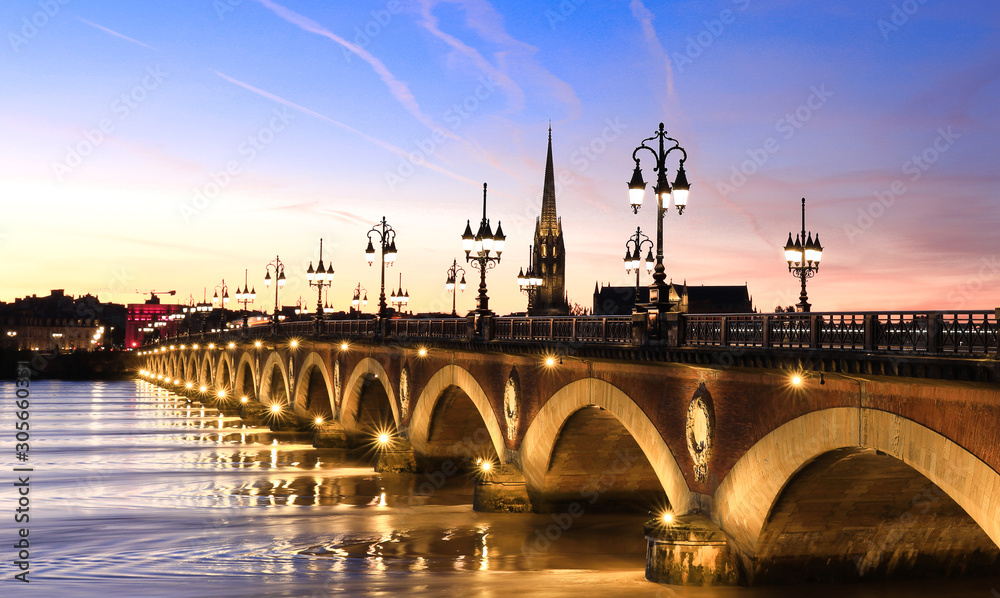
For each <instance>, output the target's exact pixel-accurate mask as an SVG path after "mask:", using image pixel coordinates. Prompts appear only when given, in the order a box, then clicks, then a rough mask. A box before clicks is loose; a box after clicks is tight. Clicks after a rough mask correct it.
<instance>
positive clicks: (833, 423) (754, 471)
mask: <svg viewBox="0 0 1000 598" xmlns="http://www.w3.org/2000/svg"><path fill="white" fill-rule="evenodd" d="M845 449H846V452H845ZM865 451H867V453H868V454H869V455H872V456H876V457H877V456H883V457H886V456H887V457H891V458H892V459H893V460H896V461H899V462H902V463H903V464H905V465H906V466H908V468H906V469H907V470H909V469H912V470H913V471H915V472H916V473H917V474H920V475H921V476H923V477H924V478H926V479H927V480H928V481H930V482H932V483H933V484H934V485H936V486H937V487H938V488H940V490H941V491H943V492H944V493H945V494H946V495H947V496H948V497H949V498H950V499H951V500H952V501H954V503H956V504H957V505H958V506H960V507H961V508H962V509H963V510H964V511H965V513H966V514H967V515H968V516H969V517H970V518H971V519H972V521H974V522H975V524H977V525H978V526H979V528H981V530H982V531H983V532H984V533H985V535H986V536H987V537H988V538H989V541H992V543H993V544H995V545H996V546H997V547H1000V503H997V502H996V501H995V499H994V498H993V497H995V496H996V495H997V494H998V493H1000V474H998V473H997V472H996V471H994V470H993V469H992V468H991V467H990V466H989V465H987V464H986V463H984V462H983V461H982V460H980V459H979V458H978V457H976V456H975V455H973V454H972V453H970V452H969V451H967V450H966V449H965V448H963V447H961V446H960V445H958V444H956V443H955V442H953V441H952V440H950V439H948V438H946V437H945V436H942V435H941V434H938V433H937V432H935V431H934V430H932V429H930V428H928V427H926V426H923V425H921V424H919V423H917V422H914V421H912V420H909V419H906V418H903V417H900V416H898V415H895V414H892V413H889V412H885V411H879V410H875V409H867V408H865V409H859V408H857V407H838V408H831V409H824V410H820V411H814V412H812V413H808V414H806V415H802V416H800V417H798V418H795V419H793V420H791V421H789V422H787V423H785V424H783V425H782V426H780V427H779V428H777V429H775V430H774V431H772V432H771V433H770V434H768V435H767V436H765V437H764V438H762V439H761V440H759V441H758V442H757V443H756V444H754V445H753V446H752V447H751V448H750V449H749V450H748V451H747V452H746V453H745V454H744V455H743V456H742V457H741V458H740V460H739V461H737V462H736V464H735V465H734V466H733V468H732V469H731V470H730V471H729V473H728V474H727V475H726V477H725V479H723V481H722V483H721V484H720V485H719V487H718V489H717V490H716V492H715V511H714V513H713V518H714V519H715V520H716V523H718V524H719V526H720V527H722V529H723V530H724V531H725V532H726V534H727V535H728V536H729V537H730V539H731V541H732V542H733V543H734V544H735V547H736V549H737V552H738V553H739V554H740V555H742V556H744V557H749V558H750V559H756V558H757V555H758V554H759V553H760V551H761V548H762V538H763V534H764V532H765V531H766V529H767V526H768V525H769V519H770V518H771V517H772V514H773V513H775V511H776V505H777V504H778V501H779V499H780V498H781V497H782V494H783V492H785V491H786V489H788V488H790V483H791V482H792V481H793V479H794V478H796V476H797V475H800V474H801V473H802V472H805V471H807V469H808V467H810V466H812V465H813V464H815V463H819V464H820V465H822V464H823V463H824V462H825V461H834V460H835V459H836V458H838V456H839V455H845V454H861V453H864V452H865Z"/></svg>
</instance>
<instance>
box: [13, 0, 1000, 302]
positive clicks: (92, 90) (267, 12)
mask: <svg viewBox="0 0 1000 598" xmlns="http://www.w3.org/2000/svg"><path fill="white" fill-rule="evenodd" d="M998 28H1000V6H998V5H996V4H995V3H992V2H985V1H980V2H964V3H960V4H949V5H945V4H942V3H936V2H931V1H926V2H920V0H908V1H905V2H886V3H880V2H862V1H860V0H858V1H847V2H838V3H836V4H826V3H824V4H817V3H812V2H792V1H780V0H773V1H758V0H719V1H709V2H694V1H691V2H652V1H648V0H647V1H646V2H639V1H636V0H633V1H631V2H627V1H620V2H597V1H592V0H567V1H565V2H513V1H512V2H502V3H501V2H493V3H490V2H486V1H480V0H455V1H445V2H436V1H431V0H428V1H426V2H411V1H403V0H399V1H398V2H397V1H391V2H370V3H369V2H351V3H346V2H337V3H328V2H316V1H313V2H305V1H291V0H281V1H279V0H242V1H237V0H218V1H213V0H203V1H178V2H170V3H158V2H134V1H133V2H124V1H101V2H94V1H90V2H88V1H72V2H71V1H68V0H67V1H65V3H63V2H60V1H59V0H42V1H37V0H36V1H35V2H21V1H12V2H6V3H4V4H3V5H2V6H0V31H2V32H3V33H4V38H5V45H4V47H3V48H2V49H0V72H2V73H3V80H4V94H3V96H2V100H0V152H2V154H0V193H2V196H3V197H4V206H5V208H6V209H5V210H4V211H5V217H4V218H3V219H2V221H0V235H2V236H0V252H2V253H3V261H4V270H5V273H6V276H5V284H4V285H3V289H2V293H0V300H8V301H9V300H11V299H12V298H14V297H17V296H22V295H25V294H31V293H45V292H47V291H48V289H51V288H65V289H66V290H67V292H69V293H74V294H83V293H88V292H89V293H95V294H99V295H100V296H101V298H102V299H104V300H113V301H122V302H133V301H137V300H139V298H140V296H139V295H137V294H136V293H135V290H136V289H139V290H140V291H145V290H149V289H154V288H155V289H158V290H170V289H176V290H177V291H178V295H179V298H180V299H181V300H186V299H187V298H188V297H189V296H194V297H195V298H196V299H199V300H200V298H201V295H202V293H203V289H204V288H205V287H208V295H209V296H211V294H212V292H213V289H214V287H215V286H216V285H218V284H219V283H220V282H221V281H222V280H223V279H225V280H226V282H227V283H228V284H229V285H230V287H231V288H233V289H234V288H235V286H236V283H237V282H239V283H240V284H241V285H242V282H243V273H244V269H249V273H250V284H251V285H254V284H256V286H257V287H258V290H261V289H262V288H263V284H262V279H263V275H264V266H265V264H266V263H267V262H268V261H270V260H271V259H273V258H274V256H275V255H280V256H281V259H282V260H283V261H284V262H285V263H286V264H287V266H288V272H289V277H290V284H289V287H288V288H287V289H286V290H285V291H283V295H282V298H281V301H282V303H286V304H287V303H294V302H295V300H296V299H298V297H299V296H301V297H302V298H303V300H305V301H306V302H307V303H308V305H309V306H310V307H312V306H313V305H314V301H315V292H314V291H311V290H310V289H309V288H308V287H307V286H306V283H305V277H304V271H305V268H306V266H307V265H308V263H309V261H310V260H316V259H317V258H318V245H319V239H320V237H322V238H323V239H324V240H325V241H324V247H325V248H326V251H325V253H324V258H325V259H326V260H327V261H329V259H330V257H331V256H332V259H333V264H334V267H335V269H336V270H337V275H336V278H335V282H334V286H333V288H332V290H331V291H330V300H331V302H333V303H334V305H335V306H336V307H338V308H344V307H345V306H346V304H347V302H348V301H349V300H350V296H351V293H352V290H353V289H354V287H355V286H356V285H357V284H358V283H359V282H360V283H361V284H362V285H363V286H364V287H366V288H367V289H368V290H369V298H373V297H374V296H377V294H378V290H377V288H378V272H377V271H376V270H375V269H374V268H369V267H368V266H367V265H366V264H365V260H364V248H365V245H366V244H367V241H366V239H365V233H366V231H367V230H368V229H369V228H370V227H371V226H372V225H373V224H374V223H375V222H376V221H378V220H379V219H380V218H381V217H382V216H383V215H385V216H386V217H387V218H388V221H389V223H390V224H391V225H392V226H393V227H394V228H395V229H396V231H397V235H398V236H397V245H398V247H399V259H398V261H397V263H396V265H395V266H394V267H393V268H391V269H390V270H389V271H388V272H387V280H391V281H393V282H394V283H395V282H396V281H398V276H399V272H402V273H403V286H404V287H406V288H407V289H408V290H409V293H410V296H411V303H410V305H411V307H412V308H413V309H414V310H415V311H432V310H448V311H450V296H447V295H446V294H445V292H444V288H443V284H444V279H445V271H446V270H447V268H448V267H449V266H450V264H451V261H452V259H453V258H456V257H460V256H461V255H462V253H461V244H460V240H459V236H460V234H461V232H462V230H463V229H464V226H465V221H466V220H467V219H472V220H473V221H475V220H477V219H478V218H479V216H480V210H481V207H480V202H481V188H482V183H483V182H484V181H485V182H488V183H489V189H490V193H489V207H488V209H489V216H490V218H491V221H492V222H494V223H495V222H496V221H497V220H500V221H502V222H503V226H504V231H505V232H506V233H507V239H508V240H507V248H508V249H507V251H506V252H505V253H504V256H503V261H502V263H501V264H500V265H499V267H498V268H496V269H495V270H493V271H491V272H490V274H489V284H490V289H491V293H490V295H491V298H492V303H491V306H492V307H493V308H494V309H495V310H496V311H498V312H500V313H506V312H509V311H516V310H521V309H523V308H524V304H525V298H524V296H523V295H521V294H520V293H519V292H518V290H517V286H516V281H515V277H516V274H517V271H518V269H519V268H520V267H521V266H524V265H526V263H527V252H528V245H529V243H530V242H531V235H532V232H533V226H534V218H535V216H537V214H538V213H539V206H540V197H541V186H542V173H543V169H544V158H545V143H546V135H547V127H548V123H549V121H550V120H551V122H552V128H553V151H554V158H555V165H556V171H557V177H558V178H559V179H560V181H561V183H560V185H559V188H558V189H557V205H558V209H559V213H560V215H561V216H562V219H563V227H564V230H565V235H566V248H567V253H568V258H567V275H568V276H567V284H568V292H569V295H570V299H571V300H572V301H576V302H579V303H581V304H584V305H589V304H590V295H591V292H592V290H593V287H594V283H595V281H598V280H599V281H601V282H602V283H608V282H610V283H612V284H629V281H630V277H627V276H626V275H625V272H624V270H623V269H622V263H621V255H622V253H623V245H624V243H625V241H626V239H627V238H628V236H629V234H630V233H631V232H633V231H634V230H635V227H636V226H642V228H643V229H644V231H646V232H647V233H649V234H651V235H652V234H653V233H654V232H655V216H654V212H655V210H654V209H651V208H650V206H649V205H648V204H649V201H650V199H651V198H650V197H647V205H646V206H645V207H644V208H643V209H642V210H641V211H640V212H639V214H638V215H633V214H632V213H631V211H630V210H629V209H628V204H627V199H626V193H625V188H626V185H625V183H626V181H627V180H628V179H629V177H630V176H631V170H632V166H633V163H632V160H631V153H632V150H633V149H634V148H635V147H636V146H637V145H638V144H639V143H640V142H641V141H642V140H643V139H644V138H646V137H649V136H651V135H652V133H653V131H654V130H655V128H656V126H657V124H658V123H659V122H661V121H663V122H664V123H665V124H666V127H667V129H668V131H670V132H671V133H672V135H673V136H674V137H676V138H677V139H679V140H680V142H681V144H682V145H683V146H684V147H685V149H686V150H687V151H688V154H689V159H688V161H687V171H688V175H689V178H690V179H691V183H692V192H691V199H690V202H689V205H688V208H687V209H686V211H685V213H684V214H683V216H680V217H678V215H677V213H676V212H675V211H674V210H671V211H670V212H669V213H668V214H667V215H666V218H665V222H664V228H665V238H666V252H665V253H666V268H667V273H668V276H670V277H671V278H673V279H674V280H675V281H681V280H687V281H688V282H689V283H692V284H742V283H744V282H746V283H747V284H748V285H749V287H750V291H751V293H752V294H753V296H754V300H755V303H756V304H757V306H758V307H759V308H761V309H765V310H770V309H773V307H774V306H775V305H777V304H782V305H788V304H792V303H795V302H796V301H797V295H798V290H797V282H798V281H797V280H796V279H794V278H793V277H792V276H791V275H790V274H789V273H788V272H787V268H786V265H785V263H784V261H783V257H782V253H781V246H782V245H783V244H784V242H785V239H786V237H787V234H788V232H789V231H796V230H798V228H799V211H798V209H799V201H800V198H801V197H806V198H807V201H808V215H807V227H808V228H809V229H811V230H812V231H814V232H819V233H820V235H821V238H822V241H823V244H824V245H825V247H826V252H825V259H824V262H823V265H822V267H821V270H820V272H819V274H818V275H817V277H816V278H815V279H813V280H812V281H811V282H810V299H811V301H812V303H813V305H814V309H817V310H852V309H856V310H862V309H928V308H934V309H948V310H951V309H991V308H993V307H994V306H996V305H997V304H998V299H997V297H998V294H997V292H996V290H997V287H998V281H1000V250H998V249H997V244H996V242H995V234H996V233H995V231H996V230H997V229H998V225H1000V216H998V211H997V191H996V189H997V188H998V183H1000V180H998V179H1000V175H998V173H997V156H998V149H1000V148H998V145H1000V143H998V139H1000V136H998V131H997V128H998V123H1000V119H998V114H997V112H998V106H1000V102H998V99H1000V97H998V96H1000V83H998V75H1000V47H998V46H997V44H996V41H995V40H996V35H997V31H998ZM643 167H644V172H645V174H646V179H647V180H652V179H653V176H654V175H653V173H652V169H651V165H650V164H649V160H648V158H645V159H643ZM675 167H676V164H672V165H670V168H671V169H673V168H675ZM227 171H228V172H227ZM671 172H673V170H671ZM671 176H672V174H671ZM460 261H461V260H460ZM466 269H467V270H468V271H469V276H468V278H469V279H470V280H471V279H472V278H473V276H474V275H475V274H476V273H475V272H474V271H473V270H472V269H471V268H470V267H467V268H466ZM647 280H648V279H647ZM392 286H393V288H394V287H395V286H396V285H395V284H393V285H392ZM387 294H388V289H387ZM261 295H263V293H262V294H261ZM271 305H272V299H270V298H267V299H265V300H264V301H263V302H261V301H258V306H262V307H264V308H266V309H270V307H271ZM473 307H474V292H473V289H472V288H470V289H468V290H466V292H465V293H464V294H463V295H460V297H459V309H460V310H467V309H471V308H473Z"/></svg>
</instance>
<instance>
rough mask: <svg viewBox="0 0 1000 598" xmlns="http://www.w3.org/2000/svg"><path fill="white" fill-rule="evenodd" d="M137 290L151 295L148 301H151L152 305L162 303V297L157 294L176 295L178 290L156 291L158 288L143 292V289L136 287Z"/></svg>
mask: <svg viewBox="0 0 1000 598" xmlns="http://www.w3.org/2000/svg"><path fill="white" fill-rule="evenodd" d="M135 292H136V293H142V294H143V295H149V301H147V303H149V304H151V305H158V304H159V303H160V298H159V297H157V295H176V294H177V291H156V290H153V291H145V292H143V291H140V290H139V289H136V290H135Z"/></svg>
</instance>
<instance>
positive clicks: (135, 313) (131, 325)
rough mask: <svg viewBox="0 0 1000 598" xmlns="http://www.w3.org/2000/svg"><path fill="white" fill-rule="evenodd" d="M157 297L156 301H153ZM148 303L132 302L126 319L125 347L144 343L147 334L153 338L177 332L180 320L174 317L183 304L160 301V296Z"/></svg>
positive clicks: (134, 346)
mask: <svg viewBox="0 0 1000 598" xmlns="http://www.w3.org/2000/svg"><path fill="white" fill-rule="evenodd" d="M154 299H155V301H156V302H155V303H153V302H152V301H153V300H154ZM154 299H150V300H149V301H147V302H146V303H130V304H129V306H128V317H127V319H126V321H125V348H126V349H130V350H131V349H135V348H136V347H139V346H140V345H142V343H143V340H145V339H146V338H147V336H146V335H151V336H152V338H156V339H158V338H162V337H165V336H174V335H176V334H177V326H178V324H179V321H178V320H176V319H174V318H172V317H171V316H173V315H174V314H177V313H180V311H181V307H182V306H181V305H178V304H176V303H160V300H159V299H158V298H155V297H154Z"/></svg>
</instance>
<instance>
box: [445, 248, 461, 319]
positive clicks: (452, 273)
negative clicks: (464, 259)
mask: <svg viewBox="0 0 1000 598" xmlns="http://www.w3.org/2000/svg"><path fill="white" fill-rule="evenodd" d="M459 272H461V273H462V280H461V281H459V283H458V291H462V292H463V293H464V292H465V268H463V267H461V266H459V265H458V260H457V259H454V260H452V261H451V268H448V272H447V275H448V278H447V279H445V282H444V288H446V289H448V290H449V291H451V315H452V317H455V316H458V312H457V311H455V301H456V299H457V295H458V291H456V290H455V279H456V278H458V273H459Z"/></svg>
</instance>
